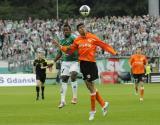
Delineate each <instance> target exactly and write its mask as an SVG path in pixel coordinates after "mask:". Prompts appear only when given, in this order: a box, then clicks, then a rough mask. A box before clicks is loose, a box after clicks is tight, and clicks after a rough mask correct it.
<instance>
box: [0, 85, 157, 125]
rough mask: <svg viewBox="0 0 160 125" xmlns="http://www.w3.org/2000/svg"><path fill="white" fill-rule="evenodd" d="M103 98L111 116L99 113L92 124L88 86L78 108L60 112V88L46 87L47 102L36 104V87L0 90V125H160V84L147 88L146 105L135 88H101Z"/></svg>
mask: <svg viewBox="0 0 160 125" xmlns="http://www.w3.org/2000/svg"><path fill="white" fill-rule="evenodd" d="M96 87H97V88H98V90H99V91H100V93H101V95H102V96H103V98H104V99H105V100H107V101H109V102H110V107H109V112H108V114H107V116H106V117H103V116H102V112H101V107H100V106H99V104H98V103H96V109H97V113H96V116H95V119H94V120H93V121H89V120H88V117H89V110H90V100H89V99H90V98H89V92H88V90H87V88H86V86H85V85H84V84H80V85H79V89H78V104H76V105H73V104H70V101H71V86H70V85H69V86H68V91H67V99H66V100H67V105H66V106H65V107H64V108H62V109H58V107H57V106H58V104H59V99H60V94H59V90H60V85H46V88H45V100H39V101H36V100H35V95H36V93H35V87H34V86H32V87H0V125H158V124H160V84H149V85H148V84H145V96H144V102H139V96H136V95H134V90H133V85H120V84H116V85H113V84H112V85H103V84H101V85H99V84H97V85H96Z"/></svg>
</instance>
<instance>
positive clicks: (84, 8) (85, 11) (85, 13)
mask: <svg viewBox="0 0 160 125" xmlns="http://www.w3.org/2000/svg"><path fill="white" fill-rule="evenodd" d="M90 10H91V9H90V7H89V6H87V5H82V6H81V7H80V8H79V12H80V14H81V15H82V16H84V17H86V16H88V15H89V13H90Z"/></svg>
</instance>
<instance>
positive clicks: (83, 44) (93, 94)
mask: <svg viewBox="0 0 160 125" xmlns="http://www.w3.org/2000/svg"><path fill="white" fill-rule="evenodd" d="M77 30H78V32H79V34H80V36H78V37H77V38H76V39H75V40H74V42H73V44H71V45H70V46H61V45H60V44H59V43H58V42H57V41H55V40H53V44H57V46H58V47H59V48H60V49H61V50H62V51H64V52H66V53H68V54H72V53H73V52H74V51H75V50H78V56H79V57H78V59H79V61H80V70H81V72H82V74H83V80H84V81H85V84H86V86H87V88H88V90H89V91H90V101H91V111H90V116H89V120H93V119H94V116H95V113H96V109H95V103H96V100H97V101H98V103H99V104H100V105H101V107H102V112H103V115H104V116H105V115H106V114H107V111H108V106H109V103H108V102H105V101H104V100H103V98H102V97H101V95H100V93H99V92H98V90H97V89H96V88H95V85H94V82H93V81H94V80H96V79H97V78H98V68H97V65H96V60H95V53H96V47H97V46H99V47H101V48H102V49H104V50H105V51H108V52H109V53H111V54H113V55H116V54H117V52H116V51H115V50H114V49H113V48H112V47H111V46H110V45H108V44H107V43H105V42H103V41H102V40H100V39H99V38H98V37H97V36H96V35H94V34H92V33H90V32H87V31H86V29H85V26H84V24H83V23H80V24H78V25H77Z"/></svg>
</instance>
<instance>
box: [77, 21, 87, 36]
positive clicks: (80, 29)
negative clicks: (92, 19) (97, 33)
mask: <svg viewBox="0 0 160 125" xmlns="http://www.w3.org/2000/svg"><path fill="white" fill-rule="evenodd" d="M77 31H78V32H79V34H80V35H81V36H85V34H86V29H85V25H84V23H79V24H78V25H77Z"/></svg>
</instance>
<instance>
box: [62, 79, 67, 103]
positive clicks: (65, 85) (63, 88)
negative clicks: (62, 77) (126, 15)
mask: <svg viewBox="0 0 160 125" xmlns="http://www.w3.org/2000/svg"><path fill="white" fill-rule="evenodd" d="M66 92H67V83H64V82H62V83H61V102H65V101H66V100H65V97H66Z"/></svg>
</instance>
